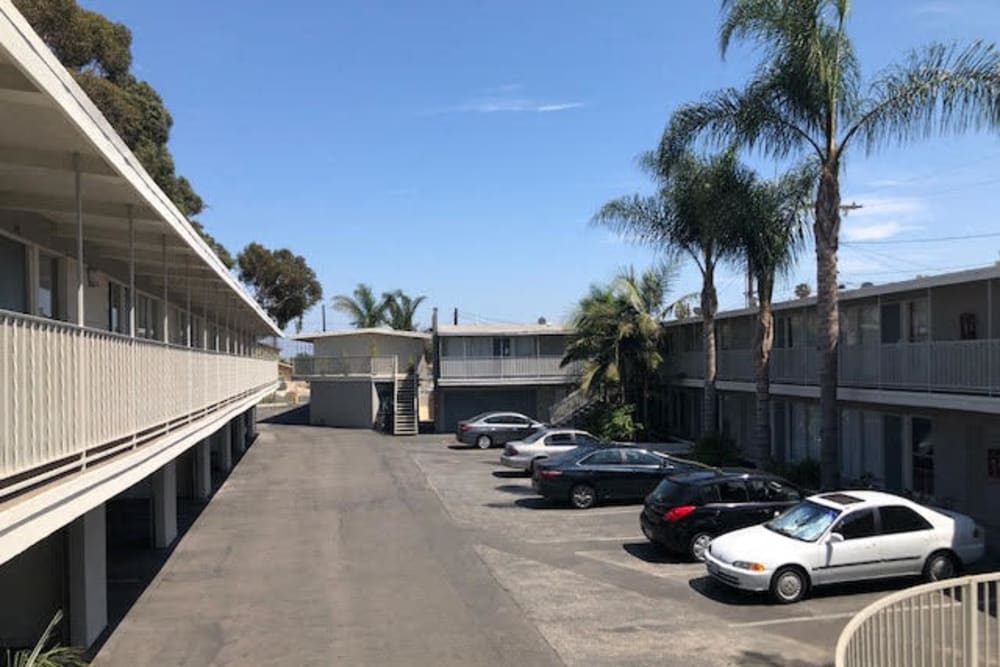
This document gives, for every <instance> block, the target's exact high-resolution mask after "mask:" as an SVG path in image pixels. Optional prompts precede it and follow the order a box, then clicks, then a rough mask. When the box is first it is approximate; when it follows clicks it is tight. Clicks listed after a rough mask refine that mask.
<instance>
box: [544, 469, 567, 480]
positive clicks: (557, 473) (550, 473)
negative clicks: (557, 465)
mask: <svg viewBox="0 0 1000 667" xmlns="http://www.w3.org/2000/svg"><path fill="white" fill-rule="evenodd" d="M538 476H539V477H541V478H542V479H554V478H556V477H562V470H540V471H539V472H538Z"/></svg>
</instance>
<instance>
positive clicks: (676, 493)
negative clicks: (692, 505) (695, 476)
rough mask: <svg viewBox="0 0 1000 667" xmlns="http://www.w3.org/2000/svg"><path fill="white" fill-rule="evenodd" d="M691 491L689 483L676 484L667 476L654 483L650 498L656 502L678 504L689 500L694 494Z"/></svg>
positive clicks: (692, 490)
mask: <svg viewBox="0 0 1000 667" xmlns="http://www.w3.org/2000/svg"><path fill="white" fill-rule="evenodd" d="M693 492H694V489H693V487H692V486H691V485H690V484H678V483H677V482H674V481H671V480H670V478H669V477H668V478H666V479H664V480H662V481H661V482H660V483H659V484H657V485H656V488H655V489H653V493H652V498H653V500H655V501H656V502H658V503H665V504H668V505H669V504H671V503H673V504H678V505H680V504H682V503H686V502H688V501H690V499H691V498H692V497H693V496H694V493H693Z"/></svg>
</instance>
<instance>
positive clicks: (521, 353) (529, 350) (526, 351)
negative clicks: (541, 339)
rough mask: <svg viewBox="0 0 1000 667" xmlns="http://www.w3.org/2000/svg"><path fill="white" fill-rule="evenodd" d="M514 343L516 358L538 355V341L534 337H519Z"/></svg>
mask: <svg viewBox="0 0 1000 667" xmlns="http://www.w3.org/2000/svg"><path fill="white" fill-rule="evenodd" d="M512 342H513V345H514V348H513V351H514V356H515V357H533V356H535V355H536V354H537V353H538V346H537V344H536V342H537V340H536V338H535V337H534V336H518V337H516V338H514V339H513V341H512Z"/></svg>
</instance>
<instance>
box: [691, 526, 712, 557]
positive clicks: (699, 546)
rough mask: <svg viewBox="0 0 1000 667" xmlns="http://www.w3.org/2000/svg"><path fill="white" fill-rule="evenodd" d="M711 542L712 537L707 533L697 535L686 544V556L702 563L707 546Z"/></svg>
mask: <svg viewBox="0 0 1000 667" xmlns="http://www.w3.org/2000/svg"><path fill="white" fill-rule="evenodd" d="M711 542H712V536H711V535H709V534H708V533H697V534H696V535H695V536H694V537H692V538H691V541H690V542H688V554H689V555H690V556H691V558H693V559H694V560H696V561H704V560H705V553H706V552H707V551H708V545H709V544H710V543H711Z"/></svg>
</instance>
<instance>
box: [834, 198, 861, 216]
mask: <svg viewBox="0 0 1000 667" xmlns="http://www.w3.org/2000/svg"><path fill="white" fill-rule="evenodd" d="M864 207H865V206H864V204H859V203H857V202H853V201H852V202H851V203H850V204H841V205H840V210H841V212H842V213H843V214H844V215H847V214H848V213H850V212H851V211H857V210H858V209H859V208H864Z"/></svg>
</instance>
